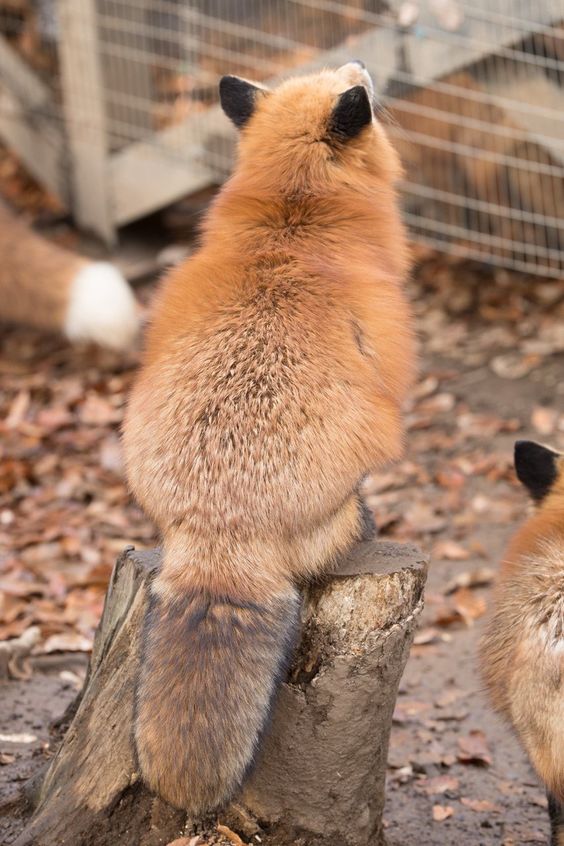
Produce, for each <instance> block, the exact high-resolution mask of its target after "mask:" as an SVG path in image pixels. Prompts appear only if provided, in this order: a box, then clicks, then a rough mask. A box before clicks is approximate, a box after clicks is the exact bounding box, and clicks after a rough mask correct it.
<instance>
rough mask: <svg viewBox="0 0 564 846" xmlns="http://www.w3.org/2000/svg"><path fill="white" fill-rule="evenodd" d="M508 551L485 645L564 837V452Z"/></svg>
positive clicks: (557, 833)
mask: <svg viewBox="0 0 564 846" xmlns="http://www.w3.org/2000/svg"><path fill="white" fill-rule="evenodd" d="M554 467H555V478H554V480H552V479H550V480H549V481H548V482H547V488H548V487H549V489H548V490H547V492H546V493H543V495H542V498H541V499H540V501H539V503H538V508H537V509H536V510H535V513H534V514H533V515H532V516H531V517H530V518H529V519H528V520H527V521H526V522H525V524H524V525H523V526H522V527H521V528H520V529H519V530H518V531H517V533H516V534H515V536H514V537H513V538H512V540H511V542H510V543H509V545H508V548H507V551H506V553H505V556H504V559H503V562H502V566H501V570H500V574H499V578H498V582H497V585H496V589H495V594H494V609H493V613H492V616H491V619H490V621H489V624H488V627H487V630H486V634H485V635H484V638H483V641H482V646H481V664H482V673H483V676H484V679H485V681H486V684H487V687H488V689H489V691H490V694H491V697H492V701H493V704H494V706H495V708H496V709H497V710H498V711H499V712H500V713H502V714H503V715H504V716H505V717H506V718H507V719H508V720H509V722H510V723H511V725H512V726H513V728H514V729H515V731H516V733H517V735H518V737H519V739H520V741H521V743H522V744H523V746H524V748H525V750H526V751H527V753H528V755H529V758H530V760H531V762H532V764H533V766H534V767H535V769H536V771H537V772H538V774H539V776H540V777H541V779H542V780H543V782H544V783H545V785H546V786H547V789H548V791H549V793H550V795H551V819H552V823H553V841H552V842H553V843H554V844H557V843H560V842H561V840H559V839H558V838H559V837H560V838H563V837H564V457H563V456H560V457H555V459H554Z"/></svg>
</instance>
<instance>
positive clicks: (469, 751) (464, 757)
mask: <svg viewBox="0 0 564 846" xmlns="http://www.w3.org/2000/svg"><path fill="white" fill-rule="evenodd" d="M457 758H458V760H459V761H460V762H461V763H462V764H477V765H481V766H489V765H490V764H491V762H492V757H491V753H490V750H489V748H488V744H487V741H486V736H485V734H484V732H483V731H480V730H479V729H474V730H473V731H471V732H470V734H469V735H466V736H465V737H459V738H458V755H457Z"/></svg>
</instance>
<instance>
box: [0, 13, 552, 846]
mask: <svg viewBox="0 0 564 846" xmlns="http://www.w3.org/2000/svg"><path fill="white" fill-rule="evenodd" d="M563 24H564V0H342V2H340V0H285V1H284V2H282V0H0V142H1V143H0V196H1V197H2V198H3V199H4V201H5V202H6V203H7V204H8V205H9V206H10V207H11V208H12V210H14V211H15V212H16V213H17V215H18V217H19V218H20V220H21V221H23V222H24V223H25V224H26V225H27V226H29V227H32V228H33V229H34V231H36V232H37V233H39V234H40V235H41V237H42V238H45V239H48V240H49V242H51V243H54V244H56V245H59V246H61V247H64V248H65V249H67V250H71V251H72V252H75V253H80V254H82V255H85V256H89V257H92V258H96V259H107V260H110V261H112V262H113V263H114V264H115V265H116V266H117V267H118V268H119V269H120V270H121V271H122V273H123V274H124V276H125V277H126V278H127V279H128V280H129V282H130V283H131V284H132V285H133V286H134V289H135V294H136V297H137V299H138V301H139V304H140V309H141V311H142V312H143V311H145V309H146V308H147V307H148V306H149V304H150V299H151V296H152V293H153V290H154V285H155V280H156V279H157V278H158V276H159V275H160V274H161V272H162V271H163V270H164V269H165V268H166V267H167V266H168V265H170V264H174V263H175V262H177V261H178V260H180V259H181V258H182V257H183V256H184V255H187V254H189V253H190V252H191V251H192V250H193V249H194V245H195V242H194V238H195V233H196V230H197V224H198V221H199V219H200V216H201V214H202V213H203V212H204V211H205V208H206V206H207V204H208V203H209V201H210V199H211V198H212V197H213V194H214V192H215V191H216V190H217V188H218V186H220V185H221V183H222V181H223V180H224V179H225V177H226V176H227V174H228V173H229V170H230V167H231V165H232V161H233V151H234V140H235V138H234V133H233V131H232V129H231V127H230V125H229V122H228V121H227V119H226V118H225V117H224V116H223V114H222V112H221V110H220V108H219V106H218V97H217V83H218V79H219V77H220V76H221V75H222V74H224V73H235V74H239V75H241V76H245V77H247V78H250V79H254V80H260V81H264V82H267V83H268V82H269V81H273V82H274V81H276V80H277V79H279V78H281V77H283V76H285V75H287V74H292V73H296V72H305V71H307V70H310V69H315V68H318V67H321V66H324V65H339V64H342V63H344V62H345V61H347V60H349V59H351V58H358V59H361V60H363V61H364V62H365V64H366V66H367V68H368V69H369V71H370V72H371V74H372V76H373V78H374V80H375V85H376V90H377V92H378V109H379V111H378V114H379V117H380V119H381V120H382V121H383V122H385V124H386V125H387V128H388V132H389V133H390V135H391V137H392V138H393V140H394V143H395V144H396V145H397V147H398V149H399V151H400V153H401V155H402V158H403V161H404V165H405V168H406V176H405V180H404V182H403V184H402V187H401V199H402V205H403V209H404V217H405V220H406V222H407V224H408V226H409V230H410V233H411V237H412V242H413V251H414V257H415V269H414V272H413V275H412V279H411V281H410V293H411V297H412V300H413V303H414V308H415V310H416V314H417V319H418V326H419V332H420V338H421V345H422V364H421V378H420V382H419V384H418V386H417V389H416V390H415V391H414V394H413V397H412V400H411V401H410V405H409V407H408V409H407V422H408V428H409V434H408V449H407V453H406V457H405V459H404V460H403V461H402V462H401V463H400V464H399V465H398V466H396V467H394V468H391V469H389V470H388V471H386V472H385V473H382V474H380V475H378V476H374V477H372V478H371V479H369V480H368V482H367V489H366V493H367V497H368V502H369V504H370V506H371V507H372V508H373V509H374V511H375V513H376V519H377V523H378V526H379V530H380V532H381V534H382V535H384V536H387V537H394V538H397V539H400V540H409V541H414V542H416V543H417V544H419V545H420V546H422V547H423V548H424V549H426V550H427V551H429V552H431V554H432V561H433V564H432V568H431V575H430V581H429V590H428V596H427V609H426V611H425V621H424V626H423V629H422V630H421V632H420V633H419V635H418V637H417V639H416V645H415V646H414V649H413V653H412V659H411V661H410V663H409V664H408V669H407V672H406V676H405V679H404V682H403V686H402V691H401V696H400V700H399V705H398V711H397V715H396V729H395V732H394V735H393V738H392V748H391V754H390V773H389V793H390V796H389V806H388V811H387V819H388V835H389V840H390V843H391V844H395V846H400V844H404V843H406V842H411V840H412V839H413V838H415V837H417V839H418V841H419V842H420V843H421V844H422V846H425V844H449V843H453V844H455V843H456V844H459V843H460V842H461V838H462V842H464V844H468V846H478V844H487V846H489V844H494V843H496V844H500V843H501V844H504V845H505V846H514V844H519V843H546V842H548V841H547V838H546V835H545V827H546V826H545V819H544V815H545V811H544V809H543V805H544V804H545V799H544V797H543V795H542V794H541V790H540V788H539V787H538V785H537V784H536V782H535V780H534V777H533V776H532V775H531V773H530V772H529V770H528V769H527V766H526V764H525V763H524V762H523V760H522V758H521V756H520V755H519V753H518V752H517V750H516V749H515V748H514V746H513V745H512V742H511V739H510V738H509V736H508V735H507V733H506V732H505V731H504V729H503V728H502V727H501V726H500V725H499V724H498V723H497V721H496V720H495V719H494V718H492V717H491V716H490V714H489V712H488V711H487V709H486V708H485V705H484V703H483V701H482V698H481V694H480V690H479V688H480V683H479V682H478V680H477V679H476V675H475V672H474V669H473V658H472V656H473V650H474V645H475V641H476V637H477V632H478V631H479V626H480V620H481V618H482V617H483V615H484V613H485V611H486V608H487V602H488V597H489V592H490V589H491V583H492V580H493V577H494V573H495V568H496V567H497V562H498V560H499V557H500V555H501V552H502V549H503V546H504V543H505V541H506V539H507V537H508V535H509V534H510V531H511V529H512V527H513V526H514V525H515V523H516V522H518V521H519V520H520V519H521V518H522V516H523V515H524V513H525V508H526V506H525V497H524V495H523V494H522V492H521V491H520V490H519V488H518V487H517V486H516V484H515V481H514V477H513V471H512V444H513V441H514V440H515V439H516V438H517V437H519V438H524V437H532V438H535V439H540V440H541V441H544V442H549V443H551V444H552V445H554V446H556V447H557V448H558V447H559V448H561V449H564V411H563V404H564V403H563V398H564V379H563V373H564V370H563V364H564V132H563V128H564V87H563V85H564V29H563ZM3 259H4V257H3V256H2V255H0V262H2V261H3ZM41 284H43V285H48V284H49V280H48V279H44V280H42V281H41ZM0 313H1V308H0ZM138 357H139V350H138V349H137V348H136V347H133V348H131V349H129V350H128V351H126V352H122V353H116V352H111V351H107V350H103V349H98V348H95V347H92V346H87V345H75V346H73V347H71V346H70V345H69V343H68V342H67V341H65V340H64V339H62V338H61V337H59V336H58V335H56V334H46V333H40V332H38V331H36V330H32V329H29V328H25V327H23V326H13V325H8V324H5V325H0V641H2V642H3V643H4V644H6V642H10V641H9V639H11V638H16V637H21V636H22V635H24V636H25V633H26V632H28V631H29V629H30V627H33V626H38V627H39V634H38V639H37V642H36V643H35V645H34V650H33V651H34V656H35V657H34V658H33V661H32V665H31V666H32V668H33V674H32V678H31V680H30V681H29V682H25V681H18V680H12V681H11V682H10V684H7V685H5V687H4V689H3V691H2V692H3V693H5V699H4V703H5V704H4V707H3V706H2V705H0V733H1V732H4V733H9V732H19V733H20V734H21V733H22V732H24V733H25V732H27V734H28V735H29V736H33V737H34V740H32V741H28V742H27V743H26V742H21V743H19V742H16V741H13V742H9V743H8V744H7V745H6V744H4V743H3V742H0V790H2V789H4V788H6V789H8V788H9V786H10V785H13V784H15V783H17V782H18V780H22V779H23V778H25V777H26V776H27V775H29V774H31V773H32V772H33V771H34V767H37V762H38V760H42V759H44V758H45V757H46V756H47V757H48V756H49V755H50V754H52V752H51V748H52V742H53V740H52V738H53V736H52V734H50V729H49V724H50V720H51V719H52V718H53V717H54V716H56V715H58V714H59V713H60V711H61V710H62V707H63V705H64V704H65V703H66V702H68V701H69V700H70V699H71V698H72V696H73V695H74V693H75V692H76V689H77V688H79V687H80V684H81V680H82V678H83V676H84V671H85V661H86V659H87V655H88V652H89V650H90V648H91V645H92V639H93V635H94V630H95V627H96V624H97V621H98V619H99V616H100V613H101V610H102V604H103V598H104V593H105V590H106V587H107V583H108V579H109V576H110V573H111V569H112V566H113V563H114V561H115V558H116V555H118V554H119V553H120V551H121V550H122V549H123V547H124V546H126V545H127V544H135V545H136V546H137V547H138V548H146V547H151V546H154V545H155V544H156V543H158V538H156V536H155V532H154V528H153V526H152V525H151V524H150V523H149V522H148V521H147V520H146V519H145V518H144V516H143V515H142V514H141V512H140V511H139V509H137V507H136V506H135V505H134V504H133V503H132V502H131V501H130V499H129V496H128V493H127V490H126V488H125V484H124V480H123V473H122V464H121V450H120V440H119V427H120V423H121V420H122V416H123V409H124V403H125V401H126V397H127V392H128V389H129V386H130V384H131V381H132V379H133V376H134V373H135V368H136V366H137V363H138ZM1 645H2V644H0V646H1ZM0 651H1V650H0ZM6 654H8V655H9V654H10V647H9V646H8V647H6ZM1 672H2V671H1V662H0V675H1ZM5 675H6V676H9V675H10V671H9V670H8V669H6V671H5ZM0 684H1V682H0ZM34 726H35V728H34ZM476 732H478V735H476ZM478 736H479V737H478ZM476 737H478V740H479V742H478V741H476ZM461 738H462V740H463V741H464V739H465V738H466V739H467V741H468V742H467V743H466V746H464V743H463V744H462V747H461V744H460V740H461ZM469 738H470V739H473V740H468V739H469ZM476 743H477V744H478V745H476ZM472 744H474V745H472ZM469 747H470V752H469V751H468V748H469ZM437 807H439V808H440V809H443V810H442V811H441V810H438V811H436V810H435V808H437ZM6 819H7V818H6ZM421 821H424V826H423V829H424V830H422V823H421ZM2 825H3V823H2V812H1V809H0V833H2V831H3V829H2ZM4 825H5V832H7V833H6V834H5V837H6V839H7V842H9V837H10V836H11V833H13V832H15V831H16V829H17V823H16V822H13V821H11V820H8V819H7V821H6V822H5V823H4ZM202 842H204V841H202ZM208 842H210V843H211V842H220V840H218V839H216V840H213V839H210V840H209V841H208ZM226 842H227V841H226Z"/></svg>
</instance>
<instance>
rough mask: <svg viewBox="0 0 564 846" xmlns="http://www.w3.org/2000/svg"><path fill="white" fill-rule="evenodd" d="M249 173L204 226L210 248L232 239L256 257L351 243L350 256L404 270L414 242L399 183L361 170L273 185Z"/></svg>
mask: <svg viewBox="0 0 564 846" xmlns="http://www.w3.org/2000/svg"><path fill="white" fill-rule="evenodd" d="M247 173H248V170H247V168H242V169H240V170H238V171H236V172H235V174H234V175H233V177H232V178H231V179H230V180H229V182H228V183H227V184H226V185H225V186H224V187H223V189H222V191H221V193H220V194H219V195H218V197H217V199H216V201H215V203H214V204H213V206H212V208H211V210H210V212H209V214H208V216H207V218H206V220H205V223H204V226H203V229H202V235H203V240H202V244H203V246H204V247H206V246H208V247H210V248H214V245H217V243H223V244H231V245H232V246H233V247H234V249H236V250H237V251H239V250H240V251H241V252H244V251H246V252H247V253H248V254H249V257H250V259H254V258H256V257H257V256H258V255H264V253H265V252H268V251H270V250H275V251H277V250H279V249H281V248H283V249H285V250H288V251H289V253H295V254H296V255H304V254H305V255H311V256H315V255H317V256H319V255H320V251H321V252H322V253H324V254H326V255H329V254H331V253H332V250H333V245H337V247H338V250H339V251H340V253H342V250H343V244H346V245H347V247H348V255H347V260H348V261H352V262H354V261H361V262H367V263H368V264H372V266H373V267H376V266H377V265H380V266H381V269H382V270H384V269H387V270H389V271H390V272H391V273H392V274H394V275H397V276H398V277H402V276H403V275H404V273H405V269H406V268H405V266H404V265H405V256H406V245H405V240H404V236H403V229H402V227H401V223H400V216H399V210H398V204H397V201H396V193H395V190H394V187H393V185H392V184H389V183H386V181H385V180H384V179H379V178H378V177H376V176H374V175H372V174H369V175H368V176H367V177H366V176H365V179H364V181H362V180H361V179H360V178H357V175H356V174H355V173H353V174H352V175H351V177H350V178H346V177H345V176H344V175H340V179H335V178H333V179H332V180H330V179H328V178H326V177H325V178H317V179H316V180H312V181H311V183H310V184H305V185H302V186H296V184H295V181H293V180H291V181H289V182H288V181H284V180H283V179H279V181H278V183H276V184H275V188H274V189H273V187H272V184H271V183H272V181H273V178H272V177H271V178H270V179H269V180H266V181H265V182H261V181H260V180H259V179H258V178H247ZM391 233H393V237H392V234H391ZM400 242H401V243H400ZM342 257H343V258H344V257H345V256H342Z"/></svg>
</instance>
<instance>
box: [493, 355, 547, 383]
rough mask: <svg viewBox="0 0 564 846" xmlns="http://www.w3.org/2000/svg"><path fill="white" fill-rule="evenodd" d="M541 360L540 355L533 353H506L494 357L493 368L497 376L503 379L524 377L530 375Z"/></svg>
mask: <svg viewBox="0 0 564 846" xmlns="http://www.w3.org/2000/svg"><path fill="white" fill-rule="evenodd" d="M541 361H542V359H541V357H540V355H535V354H533V353H529V354H528V355H521V354H520V353H506V354H504V355H496V356H494V358H492V361H491V369H492V370H493V372H494V373H495V374H496V376H500V377H501V378H502V379H522V378H523V376H528V375H529V373H530V372H531V370H534V368H535V367H538V365H539V364H540V363H541Z"/></svg>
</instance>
